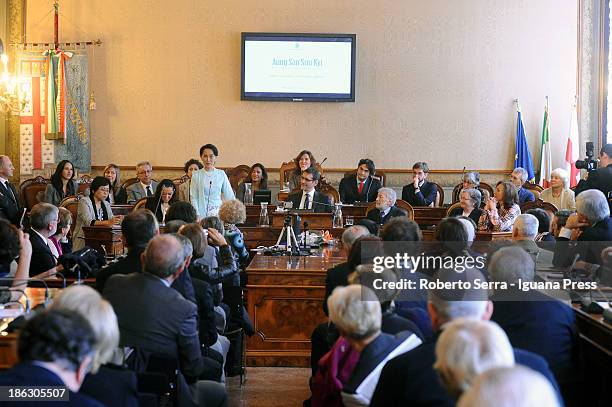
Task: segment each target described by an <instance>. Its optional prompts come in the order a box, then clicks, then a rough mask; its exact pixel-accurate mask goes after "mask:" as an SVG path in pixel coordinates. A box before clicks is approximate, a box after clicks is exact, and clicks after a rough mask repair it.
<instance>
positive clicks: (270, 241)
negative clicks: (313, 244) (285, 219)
mask: <svg viewBox="0 0 612 407" xmlns="http://www.w3.org/2000/svg"><path fill="white" fill-rule="evenodd" d="M240 230H241V231H242V233H243V235H244V244H245V246H246V248H247V249H249V250H251V249H255V248H256V247H257V246H266V247H270V246H272V245H274V244H276V240H277V239H278V236H280V233H281V230H282V228H281V227H259V226H240ZM327 230H329V233H331V235H332V236H333V237H334V238H336V239H340V237H342V233H344V228H342V229H333V228H330V229H327Z"/></svg>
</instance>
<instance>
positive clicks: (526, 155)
mask: <svg viewBox="0 0 612 407" xmlns="http://www.w3.org/2000/svg"><path fill="white" fill-rule="evenodd" d="M516 167H522V168H524V169H525V170H526V171H527V181H530V182H534V181H535V175H534V173H533V161H531V153H530V152H529V146H528V145H527V138H526V137H525V128H524V127H523V119H522V118H521V111H520V110H519V111H518V118H517V119H516V154H515V156H514V168H516Z"/></svg>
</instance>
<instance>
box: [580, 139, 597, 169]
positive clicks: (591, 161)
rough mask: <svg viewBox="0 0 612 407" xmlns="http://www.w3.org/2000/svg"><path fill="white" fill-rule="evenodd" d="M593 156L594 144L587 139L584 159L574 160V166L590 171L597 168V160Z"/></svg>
mask: <svg viewBox="0 0 612 407" xmlns="http://www.w3.org/2000/svg"><path fill="white" fill-rule="evenodd" d="M594 157H595V146H594V145H593V143H592V142H590V141H587V143H586V158H585V159H584V160H577V161H576V168H577V169H579V170H587V172H591V171H594V170H596V169H597V162H598V161H599V160H598V159H597V158H594Z"/></svg>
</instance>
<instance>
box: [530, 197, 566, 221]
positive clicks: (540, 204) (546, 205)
mask: <svg viewBox="0 0 612 407" xmlns="http://www.w3.org/2000/svg"><path fill="white" fill-rule="evenodd" d="M535 208H540V209H544V210H545V211H546V212H548V215H549V216H550V218H551V219H553V218H554V216H555V213H556V212H557V211H558V210H559V209H557V207H556V206H555V204H552V203H550V202H546V201H543V200H541V199H539V198H538V199H536V200H535V201H532V202H525V203H524V204H523V205H521V213H525V212H527V211H528V210H529V209H535Z"/></svg>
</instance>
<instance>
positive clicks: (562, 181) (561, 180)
mask: <svg viewBox="0 0 612 407" xmlns="http://www.w3.org/2000/svg"><path fill="white" fill-rule="evenodd" d="M540 198H541V199H542V200H543V201H545V202H550V203H551V204H553V205H555V206H556V207H557V209H558V210H560V211H562V210H568V211H575V210H576V198H575V196H574V191H572V190H571V189H569V175H568V174H567V171H565V170H564V169H563V168H555V170H554V171H553V172H552V173H551V174H550V188H546V189H545V190H544V191H542V193H541V194H540Z"/></svg>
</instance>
